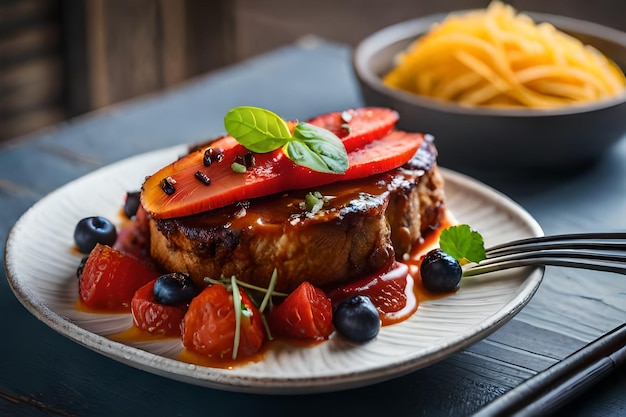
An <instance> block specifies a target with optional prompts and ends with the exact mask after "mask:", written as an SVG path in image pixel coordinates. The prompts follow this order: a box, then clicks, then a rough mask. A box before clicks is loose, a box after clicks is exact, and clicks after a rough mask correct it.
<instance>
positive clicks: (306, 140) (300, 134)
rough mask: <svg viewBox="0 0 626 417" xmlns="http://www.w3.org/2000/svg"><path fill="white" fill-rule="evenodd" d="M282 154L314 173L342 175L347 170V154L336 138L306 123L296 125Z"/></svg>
mask: <svg viewBox="0 0 626 417" xmlns="http://www.w3.org/2000/svg"><path fill="white" fill-rule="evenodd" d="M283 152H285V154H286V155H287V157H289V159H291V160H292V161H294V162H295V163H296V164H299V165H302V166H305V167H307V168H310V169H312V170H314V171H318V172H328V173H332V174H343V173H344V172H346V170H347V169H348V153H347V152H346V148H345V146H344V145H343V142H341V139H339V138H338V137H337V136H335V134H334V133H332V132H331V131H329V130H326V129H323V128H321V127H318V126H314V125H311V124H308V123H302V122H300V123H298V124H297V125H296V128H295V129H294V132H293V136H292V138H291V140H290V141H289V142H288V143H287V144H286V145H285V146H284V147H283Z"/></svg>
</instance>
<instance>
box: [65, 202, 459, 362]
mask: <svg viewBox="0 0 626 417" xmlns="http://www.w3.org/2000/svg"><path fill="white" fill-rule="evenodd" d="M452 224H455V221H454V219H453V218H452V216H451V214H450V213H449V212H447V211H446V212H445V214H444V216H442V221H441V224H440V226H439V227H438V228H437V229H436V230H433V231H432V232H431V233H429V235H428V236H427V237H426V238H425V239H424V240H423V242H421V243H420V244H419V245H416V247H415V249H414V251H413V252H412V253H411V254H410V256H408V257H407V259H404V260H403V261H402V263H403V264H405V265H406V266H407V267H408V268H406V271H405V278H406V284H405V287H404V291H403V293H404V297H405V300H406V301H405V302H404V303H403V305H402V306H401V307H400V308H398V309H394V310H393V311H382V314H381V323H382V325H383V326H389V325H392V324H397V323H400V322H402V321H404V320H406V319H408V318H410V317H411V316H412V315H413V314H414V313H415V312H416V311H417V309H418V307H419V304H420V303H421V302H424V301H427V300H432V299H438V298H442V297H446V296H448V295H449V294H433V293H431V292H429V291H427V290H426V289H425V288H424V287H423V286H422V283H421V278H420V274H419V265H420V262H421V258H422V257H423V256H424V255H425V254H426V253H427V252H428V251H430V250H431V249H434V248H436V247H437V246H438V242H439V234H440V232H441V231H442V230H443V229H445V228H446V227H449V226H450V225H452ZM130 225H131V223H125V226H126V227H128V226H130ZM383 281H384V280H383ZM76 309H77V310H78V311H82V312H86V313H108V314H111V313H120V314H129V310H130V308H123V309H119V311H110V310H107V311H102V310H95V309H92V308H89V307H87V306H85V305H84V304H83V303H82V302H81V301H80V300H78V301H77V303H76ZM379 311H381V310H380V309H379ZM108 337H109V338H110V339H112V340H115V341H119V342H122V343H131V342H146V341H158V340H172V337H171V336H163V335H159V334H156V335H155V334H151V333H149V332H145V331H142V330H140V329H138V328H136V327H135V326H132V327H130V328H128V329H126V330H124V331H122V332H119V333H116V334H113V335H109V336H108ZM323 342H324V341H323V340H322V341H319V340H296V339H282V338H281V339H277V340H271V341H268V342H266V343H265V345H264V347H263V348H262V349H261V351H259V352H257V353H256V354H254V355H251V356H243V357H239V358H236V359H232V358H231V357H230V356H229V357H208V356H205V355H201V354H198V353H195V352H192V351H189V350H187V349H183V350H182V352H181V353H180V354H179V355H178V356H177V358H176V359H178V360H180V361H182V362H186V363H190V364H194V365H199V366H206V367H212V368H221V369H233V368H235V367H238V366H243V365H246V364H248V363H251V362H259V361H261V360H263V358H264V357H265V354H266V353H267V351H268V350H269V349H281V348H285V347H286V346H288V347H294V346H295V347H300V348H307V347H311V346H314V345H317V344H319V343H323Z"/></svg>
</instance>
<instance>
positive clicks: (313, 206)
mask: <svg viewBox="0 0 626 417" xmlns="http://www.w3.org/2000/svg"><path fill="white" fill-rule="evenodd" d="M304 202H305V205H306V210H307V211H309V212H311V213H313V214H315V213H317V212H318V211H320V210H321V209H322V207H324V196H323V195H322V194H321V193H320V192H319V191H316V192H314V193H307V195H306V196H304Z"/></svg>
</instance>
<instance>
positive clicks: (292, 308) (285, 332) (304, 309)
mask: <svg viewBox="0 0 626 417" xmlns="http://www.w3.org/2000/svg"><path fill="white" fill-rule="evenodd" d="M268 324H269V327H270V330H271V332H272V335H273V336H286V337H293V338H298V339H316V340H322V339H327V338H328V336H330V334H331V333H332V332H333V330H334V328H333V307H332V304H331V302H330V299H329V298H328V297H327V296H326V294H324V292H323V291H322V290H321V289H319V288H317V287H314V286H313V285H311V283H309V282H307V281H305V282H303V283H302V284H300V285H299V286H298V288H296V289H295V290H294V291H293V292H292V293H291V294H289V296H288V297H287V298H286V299H285V300H284V301H283V302H282V303H281V304H279V305H278V306H277V307H274V309H273V310H272V311H271V312H270V313H269V315H268Z"/></svg>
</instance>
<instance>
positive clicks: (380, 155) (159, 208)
mask: <svg viewBox="0 0 626 417" xmlns="http://www.w3.org/2000/svg"><path fill="white" fill-rule="evenodd" d="M423 139H424V136H423V135H422V134H419V133H406V132H400V131H392V132H391V133H389V134H387V135H386V136H384V137H382V138H380V139H376V140H373V141H372V142H369V143H367V144H366V145H364V146H362V147H360V148H357V149H355V150H353V151H352V152H349V153H348V161H349V164H350V166H349V168H348V170H347V171H346V172H345V173H344V174H341V175H337V174H328V173H320V172H315V171H312V170H310V169H308V168H305V167H302V166H299V165H296V164H294V163H293V162H292V161H290V160H289V159H288V158H287V157H286V156H285V155H284V154H283V152H282V151H281V150H276V151H273V152H269V153H265V154H254V158H255V165H254V166H253V167H251V168H250V169H248V170H247V171H246V172H245V173H241V174H239V173H235V172H233V171H232V169H231V163H232V162H233V161H234V160H235V158H236V157H237V156H241V155H245V154H246V153H247V151H246V150H245V148H243V146H241V145H239V144H233V143H232V142H233V141H234V139H232V138H231V139H230V140H228V139H227V138H222V139H220V141H219V142H220V144H221V145H224V146H225V145H226V144H228V143H229V142H230V143H231V144H232V145H233V146H232V147H231V148H228V149H224V148H223V159H222V162H218V163H213V164H212V165H211V166H210V167H204V164H203V162H202V161H203V155H204V152H205V151H204V150H202V149H201V150H198V151H196V152H194V153H192V154H190V155H188V156H186V157H184V158H182V159H181V160H179V161H176V162H174V163H173V164H171V165H168V166H166V167H164V168H162V169H161V170H160V171H158V172H157V173H155V174H154V175H152V176H151V177H150V178H148V179H147V180H146V182H145V183H144V185H143V192H142V203H143V206H144V208H145V209H146V210H147V211H148V212H150V213H151V215H152V216H154V217H155V218H171V217H182V216H188V215H192V214H196V213H201V212H204V211H208V210H213V209H216V208H220V207H224V206H227V205H229V204H233V203H236V202H237V201H242V200H246V199H251V198H256V197H262V196H266V195H270V194H275V193H279V192H283V191H287V190H292V189H306V188H312V187H316V186H320V185H324V184H330V183H333V182H337V181H346V180H351V179H356V178H363V177H366V176H369V175H372V174H375V173H380V172H385V171H388V170H391V169H394V168H397V167H399V166H401V165H403V164H404V163H406V162H407V161H408V160H409V159H410V158H411V157H412V156H413V155H414V154H415V152H416V151H417V149H418V148H419V146H420V145H421V143H422V141H423ZM198 171H201V172H203V173H204V174H205V175H207V177H208V178H210V180H211V183H210V185H206V184H204V183H203V182H202V181H200V180H199V179H198V178H196V173H197V172H198ZM167 184H169V186H171V188H169V189H168V185H167ZM166 189H168V190H169V191H171V193H168V192H166V191H165V190H166Z"/></svg>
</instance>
